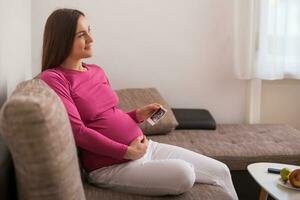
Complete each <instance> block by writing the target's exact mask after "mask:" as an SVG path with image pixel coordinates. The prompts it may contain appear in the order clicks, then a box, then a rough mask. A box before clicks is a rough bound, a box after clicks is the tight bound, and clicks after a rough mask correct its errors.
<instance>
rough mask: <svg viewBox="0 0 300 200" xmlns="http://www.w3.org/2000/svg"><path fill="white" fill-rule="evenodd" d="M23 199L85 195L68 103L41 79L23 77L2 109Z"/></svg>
mask: <svg viewBox="0 0 300 200" xmlns="http://www.w3.org/2000/svg"><path fill="white" fill-rule="evenodd" d="M0 127H1V132H2V133H3V137H4V139H5V141H6V143H7V146H8V148H9V149H10V151H11V154H12V158H13V162H14V166H15V173H16V179H17V180H16V181H17V188H18V196H19V198H21V199H30V200H35V199H36V200H40V199H49V200H50V199H51V200H52V199H56V200H64V199H85V196H84V191H83V186H82V182H81V178H80V173H79V167H78V160H77V154H76V147H75V143H74V139H73V135H72V130H71V126H70V122H69V119H68V116H67V114H66V111H65V107H64V105H63V104H62V102H61V101H60V99H59V97H58V96H57V95H56V93H55V92H54V91H53V90H52V89H50V88H49V87H48V86H47V84H46V83H44V82H43V81H41V80H39V79H34V80H30V81H26V82H22V83H21V84H19V85H18V86H17V88H16V90H15V91H14V92H13V94H12V95H11V96H10V97H9V98H8V99H7V101H6V102H5V104H4V105H3V107H2V109H1V112H0Z"/></svg>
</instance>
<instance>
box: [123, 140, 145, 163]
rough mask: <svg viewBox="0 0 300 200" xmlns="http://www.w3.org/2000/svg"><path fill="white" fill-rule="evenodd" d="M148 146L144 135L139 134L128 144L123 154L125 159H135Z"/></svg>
mask: <svg viewBox="0 0 300 200" xmlns="http://www.w3.org/2000/svg"><path fill="white" fill-rule="evenodd" d="M147 148H148V139H147V138H146V136H145V135H144V136H139V137H137V138H136V139H134V140H133V141H132V142H131V143H130V144H129V146H128V149H127V151H126V153H125V155H124V158H125V159H128V160H137V159H139V158H141V157H143V155H144V154H145V153H146V151H147Z"/></svg>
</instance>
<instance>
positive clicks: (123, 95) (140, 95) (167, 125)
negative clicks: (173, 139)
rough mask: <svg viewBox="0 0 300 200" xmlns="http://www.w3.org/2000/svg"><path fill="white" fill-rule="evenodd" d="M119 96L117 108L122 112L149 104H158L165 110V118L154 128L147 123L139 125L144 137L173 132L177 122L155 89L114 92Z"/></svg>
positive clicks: (130, 89)
mask: <svg viewBox="0 0 300 200" xmlns="http://www.w3.org/2000/svg"><path fill="white" fill-rule="evenodd" d="M116 92H117V94H118V96H119V107H120V108H121V109H122V110H124V111H131V110H133V109H136V108H139V107H142V106H145V105H147V104H150V103H159V104H161V105H162V106H163V107H164V108H166V109H167V113H166V116H165V117H164V118H163V119H161V120H160V121H159V122H158V123H157V124H155V125H154V126H152V125H150V124H149V123H148V122H146V121H145V122H144V123H142V124H140V127H141V129H142V130H143V132H144V134H146V135H154V134H167V133H169V132H171V131H173V130H174V129H175V128H176V126H177V125H178V122H177V121H176V118H175V116H174V113H173V112H172V109H171V108H170V106H169V104H168V103H167V102H166V100H165V99H164V98H163V97H162V96H161V95H160V93H159V92H158V90H157V89H155V88H128V89H121V90H117V91H116Z"/></svg>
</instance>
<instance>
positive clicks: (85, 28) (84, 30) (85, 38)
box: [70, 15, 93, 59]
mask: <svg viewBox="0 0 300 200" xmlns="http://www.w3.org/2000/svg"><path fill="white" fill-rule="evenodd" d="M92 42H93V38H92V35H91V30H90V26H89V24H88V22H87V20H86V18H85V17H84V16H82V15H81V16H80V17H79V18H78V21H77V28H76V33H75V38H74V43H73V47H72V50H71V54H70V56H71V57H72V58H73V59H82V58H88V57H91V56H92V54H93V51H92Z"/></svg>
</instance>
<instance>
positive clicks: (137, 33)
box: [32, 0, 246, 123]
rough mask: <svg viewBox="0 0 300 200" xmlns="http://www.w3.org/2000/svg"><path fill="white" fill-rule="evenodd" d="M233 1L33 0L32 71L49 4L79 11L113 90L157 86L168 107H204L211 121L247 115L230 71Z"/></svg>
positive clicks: (240, 84)
mask: <svg viewBox="0 0 300 200" xmlns="http://www.w3.org/2000/svg"><path fill="white" fill-rule="evenodd" d="M233 3H234V2H233V0H226V1H220V0H188V1H187V0H159V1H158V0H157V1H150V0H126V1H124V0H90V1H83V0H82V1H79V0H76V1H75V0H64V1H61V0H52V1H39V0H32V52H33V54H32V62H33V74H34V75H36V74H37V73H39V71H40V62H41V61H40V57H41V46H42V34H43V28H44V24H45V22H46V19H47V17H48V15H49V14H50V13H51V12H52V11H53V10H54V9H56V8H61V7H70V8H77V9H80V10H82V11H83V12H85V14H86V16H87V17H88V20H89V22H90V24H91V27H92V32H93V34H94V38H95V42H94V57H93V58H92V59H90V60H88V61H87V62H91V63H97V64H99V65H100V66H102V67H103V68H104V69H105V71H106V72H107V74H108V76H109V78H110V82H111V83H112V85H113V87H114V88H115V89H119V88H127V87H156V88H158V89H159V91H160V92H161V93H162V95H163V96H164V97H165V98H166V100H167V101H168V102H169V103H170V104H171V106H172V107H187V108H206V109H208V110H210V111H211V113H212V114H213V116H214V117H215V119H216V120H217V122H218V123H240V122H244V121H245V118H246V81H240V80H236V79H235V78H234V75H233V72H232V70H233V21H234V20H233V13H234V12H233V8H234V6H233Z"/></svg>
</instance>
